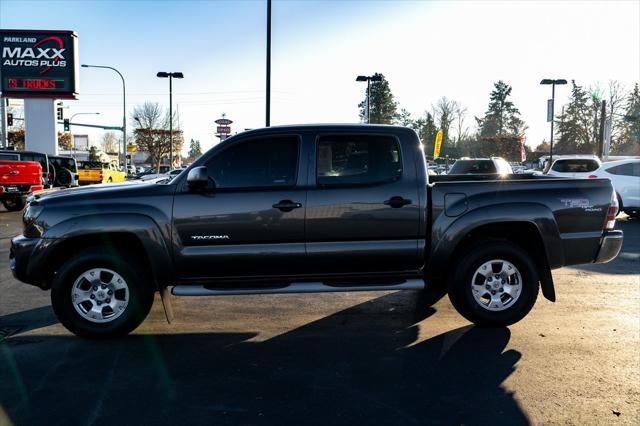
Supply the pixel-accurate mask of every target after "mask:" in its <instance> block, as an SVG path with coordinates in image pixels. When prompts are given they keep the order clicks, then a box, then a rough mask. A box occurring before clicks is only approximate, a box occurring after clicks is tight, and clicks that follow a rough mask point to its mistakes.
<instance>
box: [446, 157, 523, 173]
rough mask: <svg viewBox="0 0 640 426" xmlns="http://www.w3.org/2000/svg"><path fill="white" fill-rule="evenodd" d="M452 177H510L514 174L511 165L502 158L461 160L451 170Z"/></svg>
mask: <svg viewBox="0 0 640 426" xmlns="http://www.w3.org/2000/svg"><path fill="white" fill-rule="evenodd" d="M448 174H450V175H474V174H489V175H503V176H504V175H510V174H513V170H512V169H511V165H509V163H507V161H506V160H504V159H502V158H500V157H491V158H470V159H466V158H464V159H460V160H457V161H456V162H455V163H453V166H451V168H450V169H449V173H448Z"/></svg>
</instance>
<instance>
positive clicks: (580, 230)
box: [9, 125, 623, 338]
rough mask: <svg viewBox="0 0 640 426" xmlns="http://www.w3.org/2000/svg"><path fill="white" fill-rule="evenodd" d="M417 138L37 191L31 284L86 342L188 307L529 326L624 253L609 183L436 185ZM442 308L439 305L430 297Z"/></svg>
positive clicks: (327, 129)
mask: <svg viewBox="0 0 640 426" xmlns="http://www.w3.org/2000/svg"><path fill="white" fill-rule="evenodd" d="M426 170H427V166H426V164H425V155H424V152H423V146H422V144H421V142H420V140H419V138H418V136H417V135H416V133H415V132H414V131H412V130H410V129H407V128H403V127H395V126H379V125H308V126H284V127H270V128H266V129H258V130H252V131H247V132H244V133H241V134H238V135H235V136H233V137H230V138H228V139H226V140H225V141H223V142H221V143H220V144H218V145H216V146H215V147H214V148H212V149H211V150H209V151H208V152H207V153H205V154H204V155H202V156H201V157H200V158H199V159H197V160H196V161H195V162H194V163H193V164H192V165H191V166H190V167H188V168H187V169H186V170H185V171H183V172H182V173H180V174H179V175H178V176H176V177H173V178H167V179H165V180H160V181H158V182H156V183H132V182H130V183H123V184H112V185H98V186H95V187H84V188H77V189H70V190H65V191H60V192H58V193H51V194H46V195H36V196H34V197H33V198H32V199H31V200H30V202H29V204H28V206H27V208H26V209H25V212H24V215H23V222H24V231H23V234H22V235H20V236H18V237H15V238H14V239H13V240H12V244H11V249H10V255H9V256H10V267H11V270H12V272H13V274H14V275H15V277H16V278H17V279H18V280H20V281H23V282H25V283H28V284H33V285H35V286H38V287H40V288H42V289H44V290H51V301H52V305H53V309H54V311H55V313H56V315H57V317H58V318H59V319H60V322H61V323H62V324H63V325H64V326H65V327H67V328H68V329H69V330H70V331H72V332H73V333H76V334H77V335H80V336H86V337H91V338H102V337H111V336H117V335H123V334H126V333H129V332H130V331H132V330H134V329H135V328H136V327H137V326H138V325H139V324H140V323H141V322H142V321H143V320H144V318H145V317H146V315H147V314H148V312H149V310H150V308H151V304H152V302H153V300H154V293H155V292H160V295H161V300H162V301H163V305H164V309H165V313H166V315H167V320H169V321H170V320H171V318H172V316H173V315H172V309H171V303H170V300H171V294H172V295H174V296H192V297H195V296H223V295H244V294H276V293H316V292H346V291H390V290H418V291H420V292H422V293H423V294H426V295H434V294H438V293H442V294H444V292H445V291H446V292H447V293H448V294H449V298H450V300H451V302H452V304H453V306H454V307H455V308H456V309H457V310H458V312H460V314H462V315H463V316H464V317H465V318H467V319H468V320H470V321H472V322H474V323H476V324H480V325H484V326H504V325H509V324H513V323H515V322H517V321H519V320H521V319H522V318H523V317H524V316H525V315H526V314H527V313H528V312H529V311H530V310H531V308H532V307H533V305H534V303H535V301H536V298H537V296H538V292H539V289H541V291H542V294H543V295H544V296H545V297H546V298H547V299H549V300H551V301H554V300H555V291H554V285H553V279H552V276H551V272H550V271H551V270H552V269H556V268H560V267H563V266H567V265H575V264H581V263H593V262H608V261H610V260H612V259H613V258H615V257H616V255H617V254H618V252H619V251H620V247H621V245H622V239H623V235H622V231H620V230H615V229H614V227H615V216H616V213H617V202H616V197H615V196H614V192H613V188H612V186H611V182H610V181H609V180H607V179H561V178H548V177H545V176H531V175H507V176H502V177H497V176H496V175H487V176H483V175H458V176H453V175H452V176H435V177H432V176H427V173H426ZM424 300H425V303H429V300H433V299H430V298H429V297H426V298H424Z"/></svg>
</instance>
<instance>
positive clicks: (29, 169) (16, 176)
mask: <svg viewBox="0 0 640 426" xmlns="http://www.w3.org/2000/svg"><path fill="white" fill-rule="evenodd" d="M43 188H44V186H43V185H42V166H41V165H40V163H38V162H37V161H3V160H0V201H1V202H2V205H3V206H4V208H5V209H7V210H9V211H17V210H22V209H23V208H24V206H25V204H26V202H27V197H28V196H29V194H31V193H33V192H34V191H41V190H42V189H43Z"/></svg>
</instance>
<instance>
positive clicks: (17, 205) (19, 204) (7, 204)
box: [2, 198, 27, 212]
mask: <svg viewBox="0 0 640 426" xmlns="http://www.w3.org/2000/svg"><path fill="white" fill-rule="evenodd" d="M2 205H3V206H4V208H5V209H7V210H9V211H10V212H18V211H20V210H22V209H24V206H26V205H27V200H26V199H25V198H10V199H7V200H2Z"/></svg>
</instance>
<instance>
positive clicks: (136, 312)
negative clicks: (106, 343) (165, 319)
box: [51, 249, 154, 339]
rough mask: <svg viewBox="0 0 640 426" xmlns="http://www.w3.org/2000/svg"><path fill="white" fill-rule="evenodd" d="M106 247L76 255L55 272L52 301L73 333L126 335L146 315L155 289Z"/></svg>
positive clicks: (107, 336)
mask: <svg viewBox="0 0 640 426" xmlns="http://www.w3.org/2000/svg"><path fill="white" fill-rule="evenodd" d="M135 264H139V262H135V261H129V262H124V261H123V260H122V259H120V258H119V257H116V256H109V255H105V252H104V250H98V249H90V250H88V251H86V252H84V253H81V254H79V255H77V256H73V257H72V258H70V259H69V260H67V262H66V263H64V265H63V266H62V267H61V268H60V270H59V271H58V272H57V273H56V275H55V278H54V280H53V282H52V285H51V304H52V305H53V310H54V312H55V314H56V316H57V317H58V319H59V320H60V322H61V323H62V325H64V326H65V327H66V328H67V329H68V330H69V331H71V332H72V333H74V334H76V335H78V336H82V337H88V338H94V339H100V338H110V337H116V336H123V335H126V334H128V333H129V332H131V331H133V330H134V329H135V328H136V327H138V326H139V325H140V324H141V323H142V321H144V319H145V318H146V316H147V314H148V313H149V310H150V309H151V305H152V304H153V296H154V291H153V288H152V287H151V285H150V283H148V282H145V281H144V280H143V279H142V277H141V276H140V274H139V273H138V272H137V270H136V269H134V268H133V267H131V266H129V265H135Z"/></svg>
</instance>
